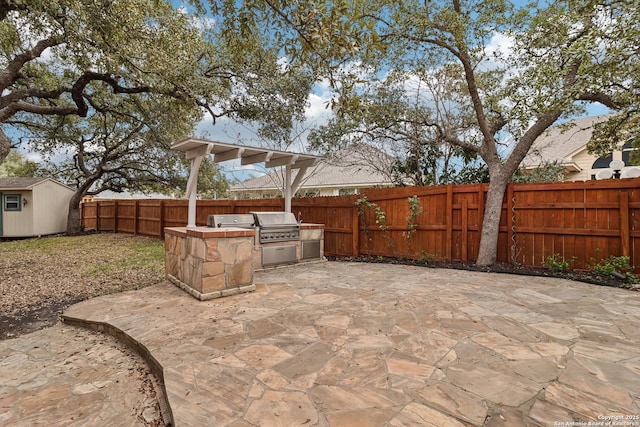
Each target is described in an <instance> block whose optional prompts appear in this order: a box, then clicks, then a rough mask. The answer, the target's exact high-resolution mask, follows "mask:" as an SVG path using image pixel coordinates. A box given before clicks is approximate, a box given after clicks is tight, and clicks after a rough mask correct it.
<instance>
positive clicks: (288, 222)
mask: <svg viewBox="0 0 640 427" xmlns="http://www.w3.org/2000/svg"><path fill="white" fill-rule="evenodd" d="M251 213H252V214H253V215H254V216H255V218H256V224H257V225H258V226H260V228H279V227H283V226H288V227H291V226H293V227H298V221H296V217H295V215H294V214H292V213H291V212H251Z"/></svg>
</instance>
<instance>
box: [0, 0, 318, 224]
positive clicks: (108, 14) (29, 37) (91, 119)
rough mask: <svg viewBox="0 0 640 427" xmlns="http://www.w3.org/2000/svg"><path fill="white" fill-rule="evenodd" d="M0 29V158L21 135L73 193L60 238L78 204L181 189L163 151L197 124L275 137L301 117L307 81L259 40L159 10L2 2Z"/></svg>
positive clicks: (175, 163) (58, 1)
mask: <svg viewBox="0 0 640 427" xmlns="http://www.w3.org/2000/svg"><path fill="white" fill-rule="evenodd" d="M0 18H1V19H2V21H1V23H2V25H0V36H2V37H1V38H0V40H2V42H1V43H0V49H2V55H3V56H2V59H0V66H4V70H0V93H1V95H0V126H1V128H2V130H0V144H2V147H4V148H3V149H2V150H0V156H4V155H6V152H7V150H8V148H9V146H10V141H9V140H8V138H7V134H8V133H7V132H4V130H6V129H11V132H9V134H11V133H12V132H24V133H26V134H28V135H29V136H30V137H31V138H30V145H29V148H31V149H32V150H35V151H38V152H39V153H40V154H41V155H42V156H44V157H45V158H47V159H48V160H49V164H48V167H49V169H48V170H49V172H50V173H53V174H55V175H56V176H57V177H59V178H61V179H63V180H64V181H66V182H68V183H70V184H72V185H76V186H77V189H78V191H77V192H76V195H75V197H74V198H73V199H72V201H71V205H70V218H69V222H68V227H69V230H68V231H69V232H76V231H79V216H78V215H79V210H78V202H79V201H80V200H81V198H82V196H84V195H85V194H89V193H99V192H100V191H102V190H104V189H111V190H114V191H122V190H124V189H127V190H140V189H145V188H146V189H149V188H156V189H157V188H158V186H168V187H169V188H173V187H175V186H176V185H179V183H180V182H181V181H180V179H181V174H183V173H184V170H183V165H182V162H181V161H180V159H179V156H178V154H177V153H173V152H171V151H170V145H171V143H172V142H176V141H178V140H180V139H182V138H185V137H186V136H187V135H188V134H189V133H190V132H191V131H192V129H193V128H194V126H195V124H196V123H197V122H198V120H200V119H201V118H202V117H203V116H204V114H205V112H206V113H207V114H208V119H210V120H213V122H214V123H215V121H216V120H217V119H219V118H220V117H230V118H232V119H235V120H247V121H251V122H254V123H258V125H259V129H260V131H261V132H264V133H265V134H269V135H274V136H275V135H277V134H278V132H287V130H288V129H290V127H291V126H292V122H293V120H294V119H295V118H296V117H299V116H300V115H302V114H303V112H304V106H305V105H306V99H307V95H308V92H309V87H310V84H311V79H310V77H309V74H308V73H306V72H303V71H299V70H297V69H296V68H294V67H291V66H287V65H286V64H284V63H282V62H281V58H280V56H279V54H278V50H277V49H274V48H270V47H269V46H268V43H267V39H266V38H264V37H263V36H262V35H261V34H259V33H256V34H254V35H252V36H247V37H243V38H239V37H237V35H236V34H235V33H233V32H221V31H219V29H218V28H216V27H215V26H211V25H207V20H206V19H202V17H201V16H199V15H198V14H197V13H196V14H194V15H190V14H188V13H187V12H186V11H184V10H180V11H178V10H175V9H174V8H173V7H172V6H171V5H170V4H169V3H168V2H166V1H162V0H160V1H158V0H133V1H129V0H127V1H125V0H115V1H98V2H84V1H79V0H64V1H63V0H53V1H49V0H47V1H44V0H35V1H33V2H29V4H28V5H27V4H23V3H22V2H18V1H10V0H0ZM2 158H4V157H0V161H2ZM213 169H215V168H213ZM209 171H210V172H211V171H212V169H211V168H210V170H209ZM204 172H205V171H203V173H204ZM218 177H219V174H218ZM182 178H184V177H182ZM208 178H209V180H211V179H212V178H213V176H211V177H208ZM90 189H91V190H90ZM220 190H222V191H223V190H224V185H222V187H221V188H220ZM215 191H216V193H217V190H215Z"/></svg>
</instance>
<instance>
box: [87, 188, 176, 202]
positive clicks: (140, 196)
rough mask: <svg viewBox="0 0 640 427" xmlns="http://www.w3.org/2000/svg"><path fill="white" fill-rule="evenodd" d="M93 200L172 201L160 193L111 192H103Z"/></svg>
mask: <svg viewBox="0 0 640 427" xmlns="http://www.w3.org/2000/svg"><path fill="white" fill-rule="evenodd" d="M93 198H94V199H98V200H100V199H172V198H173V197H171V196H167V195H166V194H160V193H147V194H145V193H130V192H128V191H123V192H121V193H117V192H115V191H111V190H105V191H102V192H100V194H96V195H95V196H93Z"/></svg>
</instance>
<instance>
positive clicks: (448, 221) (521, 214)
mask: <svg viewBox="0 0 640 427" xmlns="http://www.w3.org/2000/svg"><path fill="white" fill-rule="evenodd" d="M487 188H488V186H487V185H486V184H473V185H458V186H454V185H447V186H437V187H403V188H384V189H369V190H367V191H366V192H364V193H363V194H362V195H357V196H356V195H354V196H338V197H318V198H301V199H293V201H292V210H293V212H294V213H295V214H296V215H297V214H298V212H300V214H301V216H302V219H303V221H304V222H314V223H321V224H325V254H326V255H328V256H342V257H343V256H359V255H372V256H394V257H407V258H414V259H417V258H421V257H429V258H437V259H444V260H475V258H476V256H477V253H478V248H479V244H480V228H481V224H482V219H483V212H484V204H485V200H486V192H487ZM409 198H413V200H416V201H417V203H419V207H420V209H419V210H415V209H414V210H413V211H412V210H411V203H410V202H409ZM187 203H188V202H187V200H104V201H95V202H89V203H83V204H82V220H83V225H84V227H85V228H88V229H96V230H99V231H114V232H122V233H133V234H142V235H147V236H156V237H163V230H164V227H174V226H186V223H187ZM283 208H284V201H283V199H256V200H201V201H198V203H197V218H196V223H197V224H198V225H205V224H206V221H207V216H208V215H212V214H222V213H247V212H251V211H279V210H282V209H283ZM639 217H640V179H625V180H607V181H586V182H577V183H553V184H510V185H509V187H508V190H507V193H506V195H505V199H504V202H503V206H502V218H501V222H500V233H499V239H498V253H497V258H498V261H503V262H517V263H521V264H524V265H534V266H539V265H541V263H542V261H543V260H545V259H546V257H548V256H550V255H553V254H560V256H563V257H564V258H565V259H567V260H571V259H573V258H574V257H575V261H574V262H573V263H572V264H571V267H572V268H585V267H587V264H588V263H590V262H592V259H593V260H600V259H602V258H608V257H609V256H610V255H614V256H620V255H627V256H629V257H630V259H631V263H632V264H633V265H636V266H640V218H639Z"/></svg>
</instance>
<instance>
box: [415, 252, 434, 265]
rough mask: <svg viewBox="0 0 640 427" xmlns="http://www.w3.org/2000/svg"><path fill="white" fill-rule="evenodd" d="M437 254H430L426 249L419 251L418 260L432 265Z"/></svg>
mask: <svg viewBox="0 0 640 427" xmlns="http://www.w3.org/2000/svg"><path fill="white" fill-rule="evenodd" d="M437 258H438V257H437V255H433V254H430V253H429V252H426V251H421V252H420V258H418V262H419V263H421V264H426V265H434V264H435V262H436V259H437Z"/></svg>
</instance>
